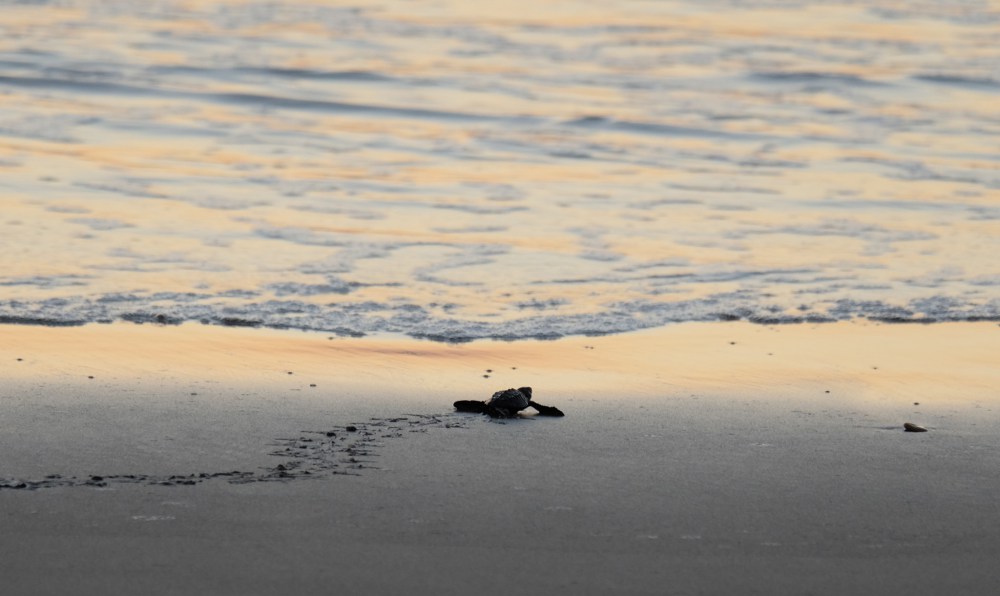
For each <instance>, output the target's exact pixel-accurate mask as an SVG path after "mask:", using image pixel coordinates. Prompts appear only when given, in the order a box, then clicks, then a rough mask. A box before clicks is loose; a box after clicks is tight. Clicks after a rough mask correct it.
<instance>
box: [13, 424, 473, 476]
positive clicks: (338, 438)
mask: <svg viewBox="0 0 1000 596" xmlns="http://www.w3.org/2000/svg"><path fill="white" fill-rule="evenodd" d="M464 426H465V421H463V420H462V419H461V418H460V417H458V416H454V415H424V414H406V415H403V416H397V417H395V418H372V419H371V420H369V421H368V422H361V423H358V422H356V423H353V424H350V425H347V426H340V427H332V428H331V429H329V430H306V431H302V432H301V433H300V434H299V436H297V437H288V438H277V439H274V440H273V441H272V442H271V444H270V445H271V447H272V448H273V449H272V451H271V452H270V455H272V456H274V457H277V458H281V460H282V462H281V463H279V464H276V465H275V466H273V467H270V468H260V469H258V470H256V471H252V472H251V471H239V470H231V471H228V470H227V471H222V472H197V473H192V474H180V475H176V474H175V475H169V476H166V475H152V474H102V475H83V476H63V475H60V474H49V475H48V476H45V477H44V478H40V479H21V478H2V477H0V491H2V490H5V489H7V490H38V489H42V488H56V487H78V486H89V487H92V488H104V487H108V486H110V485H112V484H143V485H147V486H195V485H198V484H201V483H203V482H208V481H212V480H218V479H223V480H226V481H228V482H230V483H232V484H249V483H252V482H289V481H292V480H300V479H301V480H304V479H316V478H325V477H330V476H334V475H351V476H358V475H360V474H361V471H362V470H366V469H377V466H375V465H374V461H375V460H374V459H373V458H375V457H377V456H378V450H379V448H380V447H382V445H383V444H384V441H386V440H390V439H398V438H402V437H404V436H405V435H406V433H413V432H427V429H429V428H434V427H437V428H455V427H459V428H462V427H464Z"/></svg>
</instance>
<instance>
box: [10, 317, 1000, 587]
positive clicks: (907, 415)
mask: <svg viewBox="0 0 1000 596" xmlns="http://www.w3.org/2000/svg"><path fill="white" fill-rule="evenodd" d="M2 332H3V337H4V338H5V340H8V339H9V341H4V342H3V343H2V344H0V363H2V365H0V366H2V371H0V372H2V375H3V378H4V380H5V382H4V386H3V388H2V390H0V402H2V408H3V415H4V420H3V427H4V433H3V438H2V451H3V453H4V459H3V465H2V468H0V486H2V487H3V488H0V516H2V519H3V525H4V532H3V534H2V536H0V553H2V560H3V564H2V566H3V575H4V584H5V590H4V591H5V593H7V594H61V593H66V592H67V591H70V590H72V591H74V592H77V593H85V594H96V593H103V594H125V593H139V592H141V593H148V594H181V593H191V592H201V593H213V594H270V593H276V592H288V593H304V594H305V593H331V592H347V593H373V594H374V593H399V592H403V591H407V592H415V593H442V594H468V593H475V592H478V593H485V594H501V593H509V592H516V593H526V594H580V593H584V594H606V593H622V594H726V593H730V594H731V593H741V594H774V593H810V594H843V593H876V592H877V593H881V594H904V593H906V594H913V593H917V594H933V593H942V592H944V591H958V592H961V593H965V594H989V593H993V592H994V591H995V590H996V588H997V576H996V573H995V569H994V565H993V563H994V562H995V560H996V557H997V555H998V552H1000V532H998V531H997V529H996V527H995V525H994V524H993V523H992V520H995V519H997V515H998V500H997V497H996V495H997V489H998V483H997V479H996V474H995V470H996V469H997V466H998V464H1000V438H998V437H1000V433H998V431H1000V416H998V410H997V408H998V407H1000V403H998V401H997V395H996V392H995V387H997V382H998V378H997V377H998V370H997V367H996V366H995V361H994V357H993V355H994V354H996V353H998V348H1000V328H998V327H997V325H996V324H995V323H962V324H950V325H933V326H923V325H878V324H860V323H858V324H834V325H817V326H812V327H806V326H777V327H766V326H760V325H751V324H746V323H721V324H719V323H716V324H683V325H676V326H673V327H666V328H661V329H657V330H651V331H646V332H638V333H634V334H626V335H619V336H610V337H592V338H568V339H563V340H558V341H551V342H543V341H533V342H472V343H467V344H457V345H447V344H440V343H433V342H426V341H416V340H412V339H408V338H399V339H391V338H381V339H366V338H360V339H359V338H350V339H343V338H336V337H332V338H331V336H326V335H322V334H316V333H302V332H288V331H272V330H259V329H227V328H220V327H208V326H202V325H197V324H195V325H184V326H156V325H133V324H115V325H90V326H85V327H76V328H48V327H33V326H5V327H3V329H2ZM91 377H92V378H91ZM487 377H488V378H487ZM520 385H531V386H533V387H534V388H535V393H536V398H537V399H538V400H539V401H542V398H543V396H544V402H543V403H548V404H552V405H556V406H558V407H560V408H561V409H562V410H563V411H564V412H565V413H566V417H565V418H561V419H559V418H542V417H535V416H531V415H530V414H526V415H523V416H522V417H521V418H518V419H512V420H505V421H494V420H490V419H489V418H487V417H485V416H481V415H470V414H458V413H455V412H454V411H453V409H452V408H451V407H450V404H451V402H452V401H454V400H455V399H465V398H475V399H479V398H486V397H488V396H489V394H490V393H491V392H492V391H494V390H496V389H498V388H506V387H508V386H520ZM904 422H913V423H916V424H920V425H922V426H924V427H926V428H928V429H929V432H926V433H907V432H903V427H902V425H903V423H904ZM348 427H350V428H352V429H353V430H348ZM288 449H291V451H287V450H288ZM289 453H290V454H289ZM279 465H280V466H284V467H285V468H287V471H286V472H284V473H282V472H283V471H282V470H280V469H278V466H279ZM303 471H310V474H308V475H302V474H301V472H303ZM95 478H96V480H95ZM19 487H21V488H19Z"/></svg>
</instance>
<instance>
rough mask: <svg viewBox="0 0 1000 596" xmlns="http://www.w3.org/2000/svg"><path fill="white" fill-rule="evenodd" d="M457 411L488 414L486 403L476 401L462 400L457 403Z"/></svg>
mask: <svg viewBox="0 0 1000 596" xmlns="http://www.w3.org/2000/svg"><path fill="white" fill-rule="evenodd" d="M455 409H456V410H458V411H459V412H472V413H474V414H482V413H484V412H486V402H484V401H476V400H474V399H461V400H458V401H457V402H455Z"/></svg>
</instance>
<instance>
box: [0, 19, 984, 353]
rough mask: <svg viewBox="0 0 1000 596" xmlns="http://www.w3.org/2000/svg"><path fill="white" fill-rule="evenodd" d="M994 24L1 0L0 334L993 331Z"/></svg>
mask: <svg viewBox="0 0 1000 596" xmlns="http://www.w3.org/2000/svg"><path fill="white" fill-rule="evenodd" d="M997 255H1000V6H998V5H997V4H996V3H991V2H982V1H964V2H962V1H940V2H936V1H906V0H898V1H896V0H871V1H866V2H851V1H845V2H805V1H797V0H787V1H786V0H773V1H764V2H746V1H741V0H697V1H695V0H692V1H651V0H623V1H619V2H614V3H607V2H597V1H589V0H552V1H546V2H525V1H523V0H505V1H503V2H463V1H460V0H440V1H436V0H427V1H422V2H404V1H401V0H387V1H384V2H338V1H319V0H313V1H310V0H288V1H283V2H273V1H272V2H259V1H253V0H229V1H217V2H190V1H181V0H156V1H152V2H132V1H124V0H106V1H98V0H92V1H83V0H52V1H45V0H35V1H31V0H13V1H12V0H0V322H8V323H9V322H15V323H40V324H67V325H69V324H83V323H88V322H109V321H117V320H130V321H136V322H160V323H168V324H169V323H179V322H183V321H203V322H206V323H213V324H224V325H259V326H268V327H280V328H301V329H311V330H322V331H325V332H330V333H336V334H339V335H345V336H354V335H364V334H379V333H392V334H406V335H410V336H413V337H420V338H429V339H435V340H441V341H466V340H472V339H477V338H498V339H516V338H554V337H560V336H565V335H577V334H607V333H618V332H625V331H630V330H635V329H640V328H646V327H653V326H660V325H667V324H670V323H673V322H679V321H712V320H722V321H726V320H735V319H746V320H752V321H758V322H765V323H792V324H794V323H804V322H824V321H838V320H848V319H859V318H860V319H873V320H879V321H922V322H934V321H952V320H981V319H992V320H1000V259H998V258H997Z"/></svg>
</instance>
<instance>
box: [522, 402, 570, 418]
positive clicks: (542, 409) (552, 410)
mask: <svg viewBox="0 0 1000 596" xmlns="http://www.w3.org/2000/svg"><path fill="white" fill-rule="evenodd" d="M528 405H530V406H531V407H532V408H535V409H536V410H538V415H539V416H556V417H558V416H565V415H566V414H563V413H562V410H560V409H559V408H556V407H553V406H543V405H542V404H539V403H535V402H533V401H532V402H528Z"/></svg>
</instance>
